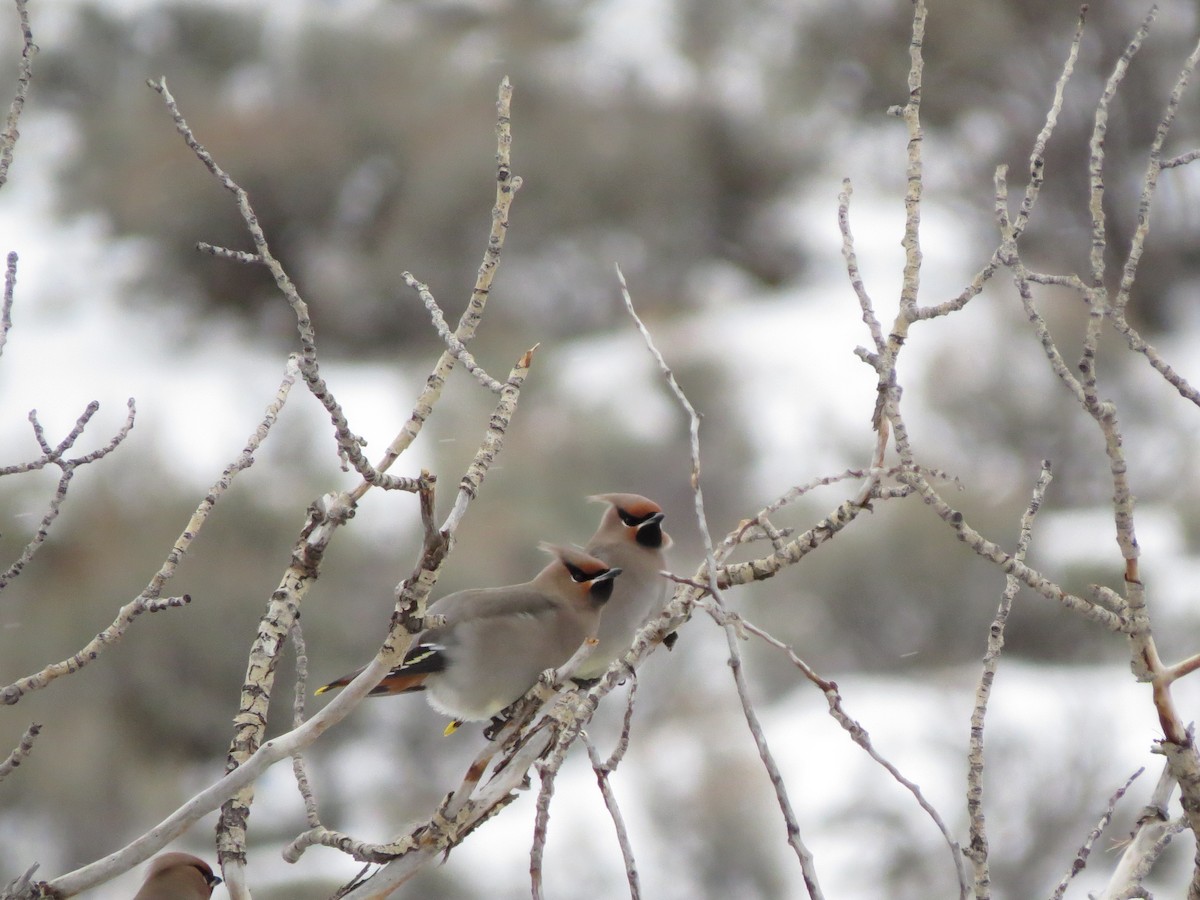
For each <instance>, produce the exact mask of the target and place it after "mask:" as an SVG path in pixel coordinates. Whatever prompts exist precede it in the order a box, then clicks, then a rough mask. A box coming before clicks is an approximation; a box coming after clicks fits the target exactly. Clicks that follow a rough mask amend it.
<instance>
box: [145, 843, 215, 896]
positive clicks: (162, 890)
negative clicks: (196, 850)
mask: <svg viewBox="0 0 1200 900" xmlns="http://www.w3.org/2000/svg"><path fill="white" fill-rule="evenodd" d="M220 883H221V879H220V878H218V877H217V876H216V875H214V874H213V870H212V867H211V866H210V865H209V864H208V863H206V862H205V861H204V860H202V859H200V858H199V857H196V856H192V854H190V853H164V854H163V855H162V856H159V857H156V858H155V860H154V861H153V862H152V863H150V868H149V869H147V870H146V880H145V882H144V883H143V884H142V889H141V890H140V891H138V892H137V893H136V894H134V896H133V900H208V898H209V897H211V896H212V892H213V888H214V887H216V886H217V885H218V884H220Z"/></svg>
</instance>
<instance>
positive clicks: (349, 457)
mask: <svg viewBox="0 0 1200 900" xmlns="http://www.w3.org/2000/svg"><path fill="white" fill-rule="evenodd" d="M147 84H149V86H150V87H151V88H152V89H153V90H154V91H156V92H157V93H158V94H159V95H160V96H161V97H162V99H163V103H164V104H165V105H166V107H167V111H168V112H169V113H170V114H171V118H172V119H173V120H174V121H175V130H176V131H178V132H179V134H180V136H181V137H182V138H183V139H184V142H185V143H186V144H187V146H188V147H189V148H190V149H191V151H192V153H193V154H195V156H196V158H197V159H198V160H200V162H201V163H203V165H204V167H205V168H206V169H208V171H209V173H210V174H211V175H212V176H213V177H214V178H215V179H216V180H217V181H218V183H219V184H220V185H221V186H222V187H223V188H225V189H226V190H227V191H229V192H230V193H231V194H233V196H234V197H235V198H236V200H237V207H238V212H239V213H241V216H242V222H243V224H244V225H245V226H246V230H247V232H249V234H250V238H251V240H252V241H253V242H254V248H255V252H256V254H257V256H258V258H259V259H260V260H261V261H262V263H263V264H264V265H265V266H266V267H267V269H268V271H270V273H271V277H272V278H273V279H274V281H275V286H276V287H277V288H278V290H279V292H280V293H281V294H283V296H284V298H285V299H286V300H287V302H288V305H289V306H290V307H291V309H292V313H293V314H294V315H295V317H296V330H297V332H298V334H299V337H300V347H301V353H300V374H301V376H302V377H303V378H304V382H305V384H306V385H307V386H308V389H309V391H310V392H311V393H312V395H313V396H314V397H316V398H317V399H318V400H319V401H320V402H321V404H322V405H323V406H324V407H325V411H326V412H327V413H328V414H329V418H330V421H331V422H332V423H333V430H334V438H335V439H336V441H337V446H338V452H339V453H340V454H341V455H342V457H343V458H344V459H345V460H346V461H347V462H349V464H350V465H352V466H353V467H354V470H355V471H356V472H358V474H359V475H361V476H362V478H363V480H364V481H365V482H367V483H368V484H370V485H374V486H376V487H381V488H384V489H388V490H404V491H414V492H415V491H416V481H415V479H410V478H397V477H396V476H392V475H387V474H386V473H384V472H382V471H380V470H378V469H376V468H375V467H374V466H372V465H371V464H370V462H368V461H367V459H366V457H365V456H363V453H362V447H363V440H362V438H360V437H359V436H358V435H356V434H354V432H352V431H351V430H350V424H349V422H348V421H347V420H346V415H345V413H344V412H343V410H342V407H341V404H339V403H338V401H337V399H336V398H335V397H334V396H333V394H332V392H331V391H330V389H329V386H328V385H327V384H326V383H325V380H324V378H322V377H321V374H320V367H319V364H318V361H317V344H316V340H317V337H316V332H315V330H314V329H313V324H312V319H311V318H310V317H309V314H308V304H307V303H306V302H305V301H304V299H303V298H302V297H301V296H300V292H299V290H298V289H297V288H296V285H295V284H294V283H293V282H292V279H291V277H290V276H289V275H288V274H287V272H286V271H284V268H283V265H282V264H281V263H280V262H279V260H278V259H276V258H275V256H274V255H273V254H272V253H271V249H270V247H269V246H268V244H267V238H266V235H265V234H264V233H263V230H262V226H261V225H260V224H259V221H258V215H257V214H256V213H255V211H254V207H253V206H251V204H250V195H249V194H247V193H246V191H245V190H244V189H243V188H242V187H241V186H240V185H239V184H238V183H237V182H236V181H234V180H233V178H232V177H231V176H230V175H229V174H228V173H227V172H226V171H225V170H224V169H222V168H221V166H220V165H218V164H217V161H216V160H215V159H213V156H212V154H211V153H209V152H208V150H207V149H205V147H204V145H203V144H201V143H200V142H199V141H198V140H197V139H196V136H195V135H194V134H193V133H192V129H191V127H190V126H189V125H188V123H187V120H186V119H185V118H184V117H183V113H182V112H180V111H179V107H178V106H177V105H176V103H175V98H174V97H173V96H171V92H170V91H169V90H168V89H167V82H166V79H165V78H160V79H159V80H158V81H153V80H151V81H149V82H147Z"/></svg>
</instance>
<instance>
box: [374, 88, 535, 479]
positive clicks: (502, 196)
mask: <svg viewBox="0 0 1200 900" xmlns="http://www.w3.org/2000/svg"><path fill="white" fill-rule="evenodd" d="M511 107H512V85H511V84H510V83H509V81H508V77H507V76H505V77H504V78H503V79H502V80H501V82H500V89H499V95H498V97H497V100H496V202H495V205H494V206H493V207H492V228H491V232H490V233H489V235H488V244H487V249H485V250H484V252H483V262H481V263H480V265H479V271H478V273H477V274H476V276H475V287H474V288H473V290H472V291H471V298H470V300H468V302H467V308H466V309H465V310H463V314H462V316H461V317H460V318H459V320H458V327H457V328H455V330H454V336H455V338H457V339H458V341H459V342H460V343H462V344H466V343H468V342H469V341H470V340H471V338H473V337H474V336H475V329H476V328H478V326H479V322H480V321H481V320H482V318H483V311H484V308H485V307H486V305H487V300H488V296H489V295H490V293H491V288H492V279H493V278H494V277H495V273H496V267H497V266H498V265H499V264H500V253H501V251H502V250H503V249H504V239H505V236H506V235H507V234H508V214H509V209H510V208H511V207H512V202H513V198H514V197H515V196H516V193H517V191H518V190H519V189H520V187H521V178H520V176H519V175H514V174H513V173H512V120H511V118H510V116H511ZM456 361H457V360H456V359H455V357H454V354H453V353H451V352H450V351H449V350H448V349H447V350H446V351H445V352H444V353H443V354H442V355H441V357H440V358H439V359H438V361H437V364H436V365H435V366H434V367H433V371H432V372H431V373H430V375H429V377H428V378H426V380H425V388H424V389H423V390H422V391H421V395H420V396H419V397H418V398H417V402H416V404H414V406H413V411H412V415H411V416H409V419H408V421H407V422H406V423H405V425H404V427H403V428H402V429H401V430H400V433H399V434H398V435H396V437H395V439H394V440H393V441H392V443H391V444H390V445H389V446H388V448H387V451H386V452H385V453H384V455H383V458H382V459H381V460H380V461H379V464H378V465H377V467H376V468H377V469H378V471H380V472H383V471H386V470H387V469H388V467H390V466H391V464H392V463H394V462H395V461H396V460H397V459H398V458H399V457H400V454H402V453H403V452H404V451H405V450H407V449H408V447H409V446H410V445H411V444H412V442H413V441H414V440H416V437H417V435H418V434H420V433H421V428H422V427H423V426H424V424H425V421H426V420H427V419H428V418H429V416H430V415H431V414H432V413H433V407H434V405H435V404H436V403H437V401H438V400H439V399H440V398H441V396H442V389H443V387H444V386H445V384H446V378H447V376H448V375H449V374H450V370H451V369H453V368H454V363H455V362H456ZM367 487H369V485H360V486H359V487H358V488H357V489H356V490H355V491H354V493H353V494H352V495H351V499H354V500H357V499H358V498H359V497H361V496H362V495H363V493H365V492H366V489H367Z"/></svg>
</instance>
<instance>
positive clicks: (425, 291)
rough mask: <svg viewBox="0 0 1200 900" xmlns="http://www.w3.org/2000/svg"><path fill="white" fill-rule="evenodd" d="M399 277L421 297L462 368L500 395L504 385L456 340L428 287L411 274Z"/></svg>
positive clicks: (440, 334) (440, 335) (405, 273)
mask: <svg viewBox="0 0 1200 900" xmlns="http://www.w3.org/2000/svg"><path fill="white" fill-rule="evenodd" d="M400 277H401V278H403V279H404V283H405V284H407V285H408V286H409V287H410V288H412V289H413V290H415V291H416V292H417V293H418V294H419V295H420V297H421V302H422V303H424V304H425V308H426V309H427V310H429V316H430V318H432V319H433V327H434V328H436V329H437V333H438V337H440V338H441V339H442V340H443V341H445V342H446V346H447V347H449V348H450V352H451V353H452V354H453V355H454V358H455V359H457V360H458V361H459V362H460V363H462V364H463V368H464V369H466V370H467V371H468V372H470V373H471V374H472V375H474V376H475V380H476V381H478V382H479V383H480V384H481V385H483V386H484V387H485V388H487V389H488V390H489V391H491V392H492V393H494V394H498V393H500V391H501V390H503V388H504V385H502V384H501V383H500V382H498V381H497V380H496V379H495V378H493V377H492V376H491V375H489V374H488V373H487V372H485V371H484V370H483V367H482V366H480V365H479V364H478V363H477V362H475V357H474V356H472V355H471V352H470V351H469V350H468V349H467V348H466V345H465V344H463V342H462V341H460V340H459V339H458V337H457V336H456V335H455V334H454V332H452V331H451V330H450V326H449V325H447V324H446V317H445V316H444V315H442V309H441V307H440V306H438V304H437V300H435V299H434V297H433V294H432V293H430V291H429V285H427V284H424V283H422V282H420V281H417V279H416V278H415V277H414V276H413V274H412V273H411V272H402V273H400Z"/></svg>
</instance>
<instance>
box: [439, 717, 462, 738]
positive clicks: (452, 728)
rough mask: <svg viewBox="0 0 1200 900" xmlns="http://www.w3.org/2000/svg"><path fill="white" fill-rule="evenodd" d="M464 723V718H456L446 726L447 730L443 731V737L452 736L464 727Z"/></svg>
mask: <svg viewBox="0 0 1200 900" xmlns="http://www.w3.org/2000/svg"><path fill="white" fill-rule="evenodd" d="M462 724H463V720H462V719H455V720H454V721H453V722H451V723H450V724H449V725H447V726H446V730H445V731H443V732H442V737H450V735H452V734H454V732H456V731H458V729H459V728H461V727H462Z"/></svg>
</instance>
